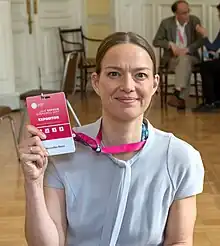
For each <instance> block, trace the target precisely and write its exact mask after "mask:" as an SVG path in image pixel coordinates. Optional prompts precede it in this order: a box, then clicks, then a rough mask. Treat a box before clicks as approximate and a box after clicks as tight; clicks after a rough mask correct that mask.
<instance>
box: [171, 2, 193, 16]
mask: <svg viewBox="0 0 220 246" xmlns="http://www.w3.org/2000/svg"><path fill="white" fill-rule="evenodd" d="M180 3H185V4H187V5H189V4H188V2H187V1H184V0H178V1H176V2H174V3H173V4H172V6H171V10H172V12H173V13H176V11H177V9H178V5H179V4H180Z"/></svg>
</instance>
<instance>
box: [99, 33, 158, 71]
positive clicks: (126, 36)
mask: <svg viewBox="0 0 220 246" xmlns="http://www.w3.org/2000/svg"><path fill="white" fill-rule="evenodd" d="M128 43H130V44H135V45H137V46H139V47H141V48H143V49H144V50H146V51H147V53H148V55H149V56H150V58H151V60H152V62H153V73H154V74H156V57H155V53H154V51H153V49H152V47H151V46H150V44H149V43H148V42H147V40H145V39H144V38H143V37H142V36H140V35H138V34H136V33H133V32H115V33H113V34H111V35H109V36H108V37H106V38H105V39H104V40H103V41H102V43H101V44H100V46H99V48H98V51H97V55H96V72H97V74H99V73H100V72H101V63H102V59H103V57H104V56H105V54H106V52H107V51H108V50H109V49H110V48H112V47H113V46H115V45H117V44H128Z"/></svg>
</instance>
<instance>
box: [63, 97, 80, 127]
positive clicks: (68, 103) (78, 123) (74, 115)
mask: <svg viewBox="0 0 220 246" xmlns="http://www.w3.org/2000/svg"><path fill="white" fill-rule="evenodd" d="M66 103H67V107H68V108H69V110H70V112H71V113H72V115H73V118H74V120H75V121H76V124H77V125H78V126H81V123H80V121H79V119H78V117H77V115H76V113H75V112H74V110H73V108H72V106H71V104H70V102H69V101H68V100H66Z"/></svg>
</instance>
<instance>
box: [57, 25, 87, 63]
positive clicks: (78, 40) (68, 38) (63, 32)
mask: <svg viewBox="0 0 220 246" xmlns="http://www.w3.org/2000/svg"><path fill="white" fill-rule="evenodd" d="M58 30H59V36H60V42H61V48H62V52H63V59H64V62H65V60H66V55H67V54H69V53H71V52H73V51H77V52H79V53H81V55H82V56H83V57H85V56H86V52H85V43H84V38H83V30H82V27H81V26H80V28H74V29H61V28H59V29H58Z"/></svg>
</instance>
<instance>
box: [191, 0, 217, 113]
mask: <svg viewBox="0 0 220 246" xmlns="http://www.w3.org/2000/svg"><path fill="white" fill-rule="evenodd" d="M217 11H218V15H219V17H220V4H219V5H217ZM196 30H197V31H198V32H199V33H200V34H201V35H202V36H203V37H204V45H205V47H206V49H207V51H208V53H209V58H210V60H208V61H205V62H203V63H202V64H201V69H200V73H201V77H202V88H203V97H204V104H201V105H199V106H198V107H197V108H195V109H194V110H193V111H194V112H215V111H216V110H218V109H219V108H220V59H219V58H220V57H219V53H218V50H219V49H220V31H219V32H218V34H217V36H216V38H215V40H214V41H213V43H211V42H210V41H209V38H208V32H207V31H206V29H205V28H204V27H202V26H201V25H197V27H196Z"/></svg>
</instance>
